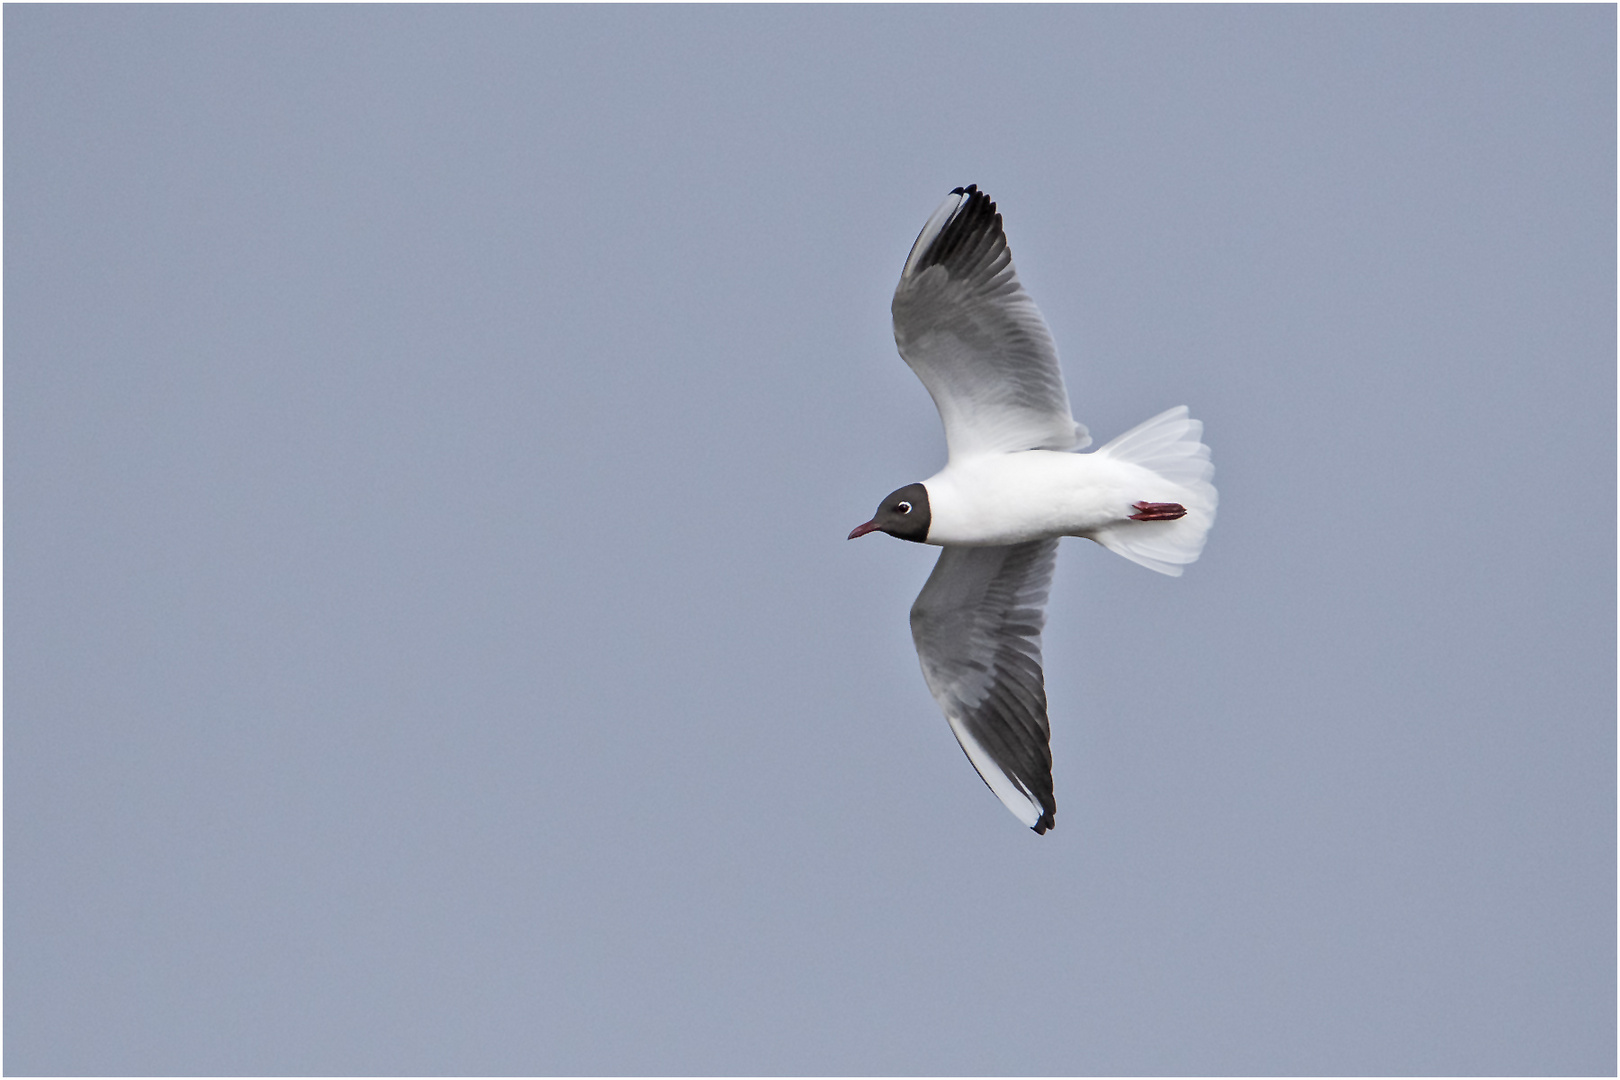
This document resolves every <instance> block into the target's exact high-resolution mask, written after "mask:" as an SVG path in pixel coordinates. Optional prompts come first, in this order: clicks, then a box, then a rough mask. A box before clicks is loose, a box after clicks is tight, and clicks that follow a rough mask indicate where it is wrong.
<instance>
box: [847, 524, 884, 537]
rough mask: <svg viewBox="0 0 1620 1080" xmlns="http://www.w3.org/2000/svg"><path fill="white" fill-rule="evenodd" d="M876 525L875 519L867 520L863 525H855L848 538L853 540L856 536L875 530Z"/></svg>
mask: <svg viewBox="0 0 1620 1080" xmlns="http://www.w3.org/2000/svg"><path fill="white" fill-rule="evenodd" d="M877 527H878V523H877V522H875V521H868V522H867V523H866V524H865V525H857V526H855V531H853V532H851V533H850V534H849V538H850V539H851V540H853V539H855V538H856V537H857V536H865V535H866V534H867V533H869V532H877Z"/></svg>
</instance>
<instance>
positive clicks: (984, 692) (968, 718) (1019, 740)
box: [911, 539, 1058, 833]
mask: <svg viewBox="0 0 1620 1080" xmlns="http://www.w3.org/2000/svg"><path fill="white" fill-rule="evenodd" d="M1057 546H1058V542H1057V541H1056V540H1055V539H1054V540H1032V541H1030V542H1028V543H1024V544H1012V545H1009V546H1005V547H947V548H945V549H944V550H943V551H941V552H940V556H939V562H937V563H935V564H934V572H933V573H932V574H930V575H929V577H928V584H926V585H924V586H923V590H922V592H921V593H919V594H918V596H917V602H916V603H915V604H913V605H912V606H911V637H912V640H913V641H915V642H916V643H917V658H918V659H919V660H920V661H922V670H923V678H924V679H925V680H927V682H928V689H929V692H930V693H932V694H933V695H934V700H935V701H937V702H939V707H940V708H941V709H943V710H944V711H945V719H946V720H948V721H950V724H951V730H952V731H954V732H955V733H956V741H957V742H959V743H961V744H962V749H963V750H964V751H965V752H966V753H967V756H968V760H969V761H971V762H973V767H974V768H975V769H978V770H979V775H980V776H982V777H983V778H984V782H985V783H986V784H988V785H990V790H991V791H993V792H995V794H996V797H997V798H999V799H1000V800H1001V801H1002V802H1003V803H1005V804H1006V806H1007V809H1009V810H1011V811H1012V812H1013V813H1014V814H1015V815H1016V816H1017V817H1018V820H1020V821H1022V822H1023V823H1024V824H1025V825H1028V826H1029V827H1030V828H1032V829H1034V830H1035V831H1036V832H1038V833H1044V832H1045V831H1046V830H1047V829H1050V828H1051V827H1052V823H1053V816H1054V815H1055V814H1056V813H1057V803H1056V802H1055V801H1054V800H1053V798H1052V750H1051V747H1050V746H1049V739H1050V736H1051V728H1050V727H1049V726H1048V725H1047V722H1046V683H1045V679H1044V677H1043V676H1042V674H1041V627H1042V626H1044V625H1045V623H1046V610H1045V609H1046V593H1047V590H1048V589H1049V588H1050V587H1051V585H1052V567H1053V565H1054V564H1055V562H1056V555H1057Z"/></svg>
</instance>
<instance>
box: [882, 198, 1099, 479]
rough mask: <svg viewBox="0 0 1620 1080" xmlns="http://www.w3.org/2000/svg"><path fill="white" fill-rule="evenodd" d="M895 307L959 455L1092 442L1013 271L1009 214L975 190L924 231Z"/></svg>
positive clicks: (904, 345)
mask: <svg viewBox="0 0 1620 1080" xmlns="http://www.w3.org/2000/svg"><path fill="white" fill-rule="evenodd" d="M891 310H892V312H893V315H894V341H895V344H896V345H897V346H898V347H899V349H900V355H901V357H902V358H903V359H904V360H905V362H906V363H907V364H909V365H910V366H911V369H912V370H913V371H915V372H916V373H917V377H918V378H919V379H921V380H922V383H923V385H924V386H926V387H927V388H928V393H929V394H930V395H931V396H932V397H933V399H934V404H935V406H937V407H938V409H939V415H940V419H941V420H942V421H944V424H945V442H946V445H947V446H948V447H949V448H950V453H951V456H953V457H955V456H957V455H960V454H972V453H982V452H995V451H1012V450H1037V449H1042V450H1071V449H1078V448H1080V447H1084V446H1086V445H1088V444H1089V443H1090V442H1091V439H1090V437H1089V436H1088V435H1087V434H1086V429H1085V428H1084V427H1082V426H1081V425H1079V424H1076V423H1075V422H1074V417H1073V416H1072V415H1071V414H1070V412H1069V392H1068V390H1067V388H1065V386H1064V385H1063V372H1062V370H1061V369H1060V368H1059V366H1058V356H1057V347H1056V346H1055V345H1054V344H1053V342H1052V333H1051V331H1050V330H1048V329H1047V328H1046V320H1045V319H1043V318H1041V312H1040V309H1039V308H1037V307H1036V306H1035V302H1034V301H1033V300H1031V299H1030V298H1029V294H1028V293H1027V292H1025V291H1024V287H1023V285H1022V284H1020V283H1019V280H1018V274H1017V272H1016V271H1015V270H1014V269H1013V263H1012V252H1011V250H1010V249H1009V248H1008V246H1007V237H1006V234H1005V233H1004V232H1003V231H1002V228H1001V215H1000V214H998V213H996V204H995V203H993V202H991V201H990V198H989V196H987V195H985V194H984V193H983V192H982V191H979V190H978V189H977V188H976V187H974V186H971V185H970V186H968V187H966V188H957V189H956V191H954V192H952V193H951V195H950V197H949V198H947V199H946V200H945V202H944V203H943V204H941V205H940V207H939V209H938V210H936V211H934V215H933V217H931V218H929V220H928V224H926V225H924V226H923V231H922V233H921V234H920V235H918V237H917V242H916V243H915V244H914V245H912V249H911V254H910V256H909V257H908V258H907V259H906V265H905V269H904V270H903V271H902V272H901V274H900V285H899V287H898V288H896V289H895V292H894V303H893V304H892V305H891Z"/></svg>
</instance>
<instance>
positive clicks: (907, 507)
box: [895, 502, 911, 514]
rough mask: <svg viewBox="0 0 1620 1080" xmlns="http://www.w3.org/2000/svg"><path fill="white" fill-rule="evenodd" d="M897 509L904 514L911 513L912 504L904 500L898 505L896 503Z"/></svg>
mask: <svg viewBox="0 0 1620 1080" xmlns="http://www.w3.org/2000/svg"><path fill="white" fill-rule="evenodd" d="M895 509H896V510H898V511H899V512H900V513H902V514H909V513H911V504H910V503H908V502H902V503H899V504H898V505H896V506H895Z"/></svg>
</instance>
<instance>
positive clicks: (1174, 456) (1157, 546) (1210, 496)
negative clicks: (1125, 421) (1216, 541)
mask: <svg viewBox="0 0 1620 1080" xmlns="http://www.w3.org/2000/svg"><path fill="white" fill-rule="evenodd" d="M1203 434H1204V425H1203V424H1202V423H1200V422H1199V421H1197V420H1193V419H1191V418H1190V417H1188V415H1187V407H1186V406H1185V405H1178V406H1176V407H1175V408H1174V409H1171V410H1170V411H1169V412H1162V413H1160V414H1159V415H1158V416H1155V417H1154V418H1153V419H1151V420H1149V421H1147V422H1146V423H1143V424H1138V425H1137V426H1136V427H1133V428H1132V429H1131V430H1129V431H1127V432H1126V433H1125V434H1123V435H1121V436H1120V437H1119V438H1117V439H1115V440H1114V441H1113V442H1110V443H1109V444H1108V445H1107V446H1104V447H1103V448H1102V449H1100V450H1098V451H1097V453H1098V454H1106V455H1108V456H1109V457H1111V458H1113V459H1114V460H1116V461H1123V462H1128V463H1130V464H1132V465H1137V466H1140V467H1141V468H1143V469H1146V470H1147V471H1148V472H1150V473H1152V474H1153V475H1152V477H1149V478H1144V479H1145V481H1146V487H1147V488H1148V489H1150V490H1144V491H1143V492H1142V495H1141V498H1143V499H1146V500H1148V501H1149V502H1178V503H1180V504H1181V505H1182V506H1185V507H1186V508H1187V515H1186V516H1185V517H1183V518H1179V519H1177V520H1175V521H1122V522H1120V523H1119V524H1117V525H1110V526H1108V527H1106V528H1103V529H1098V530H1097V531H1096V532H1095V533H1093V534H1092V537H1093V538H1094V539H1095V540H1096V541H1097V543H1099V544H1101V545H1102V546H1103V547H1105V548H1107V549H1108V550H1109V551H1112V552H1115V553H1116V554H1119V555H1123V556H1125V557H1126V558H1127V559H1129V560H1131V561H1132V562H1134V563H1141V564H1142V565H1143V566H1145V567H1147V568H1148V569H1149V570H1157V571H1158V572H1159V573H1161V574H1169V575H1171V576H1172V577H1179V576H1180V574H1181V568H1182V567H1183V566H1185V565H1187V564H1188V563H1190V562H1196V561H1197V559H1198V556H1199V554H1200V553H1201V552H1202V551H1203V550H1204V537H1205V535H1206V534H1207V533H1208V532H1209V527H1210V526H1211V525H1213V524H1215V503H1216V495H1215V485H1214V484H1212V483H1210V477H1212V476H1214V475H1215V466H1214V465H1211V464H1210V461H1209V447H1207V446H1205V445H1204V444H1203V443H1202V442H1201V441H1200V439H1201V437H1202V436H1203Z"/></svg>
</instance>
